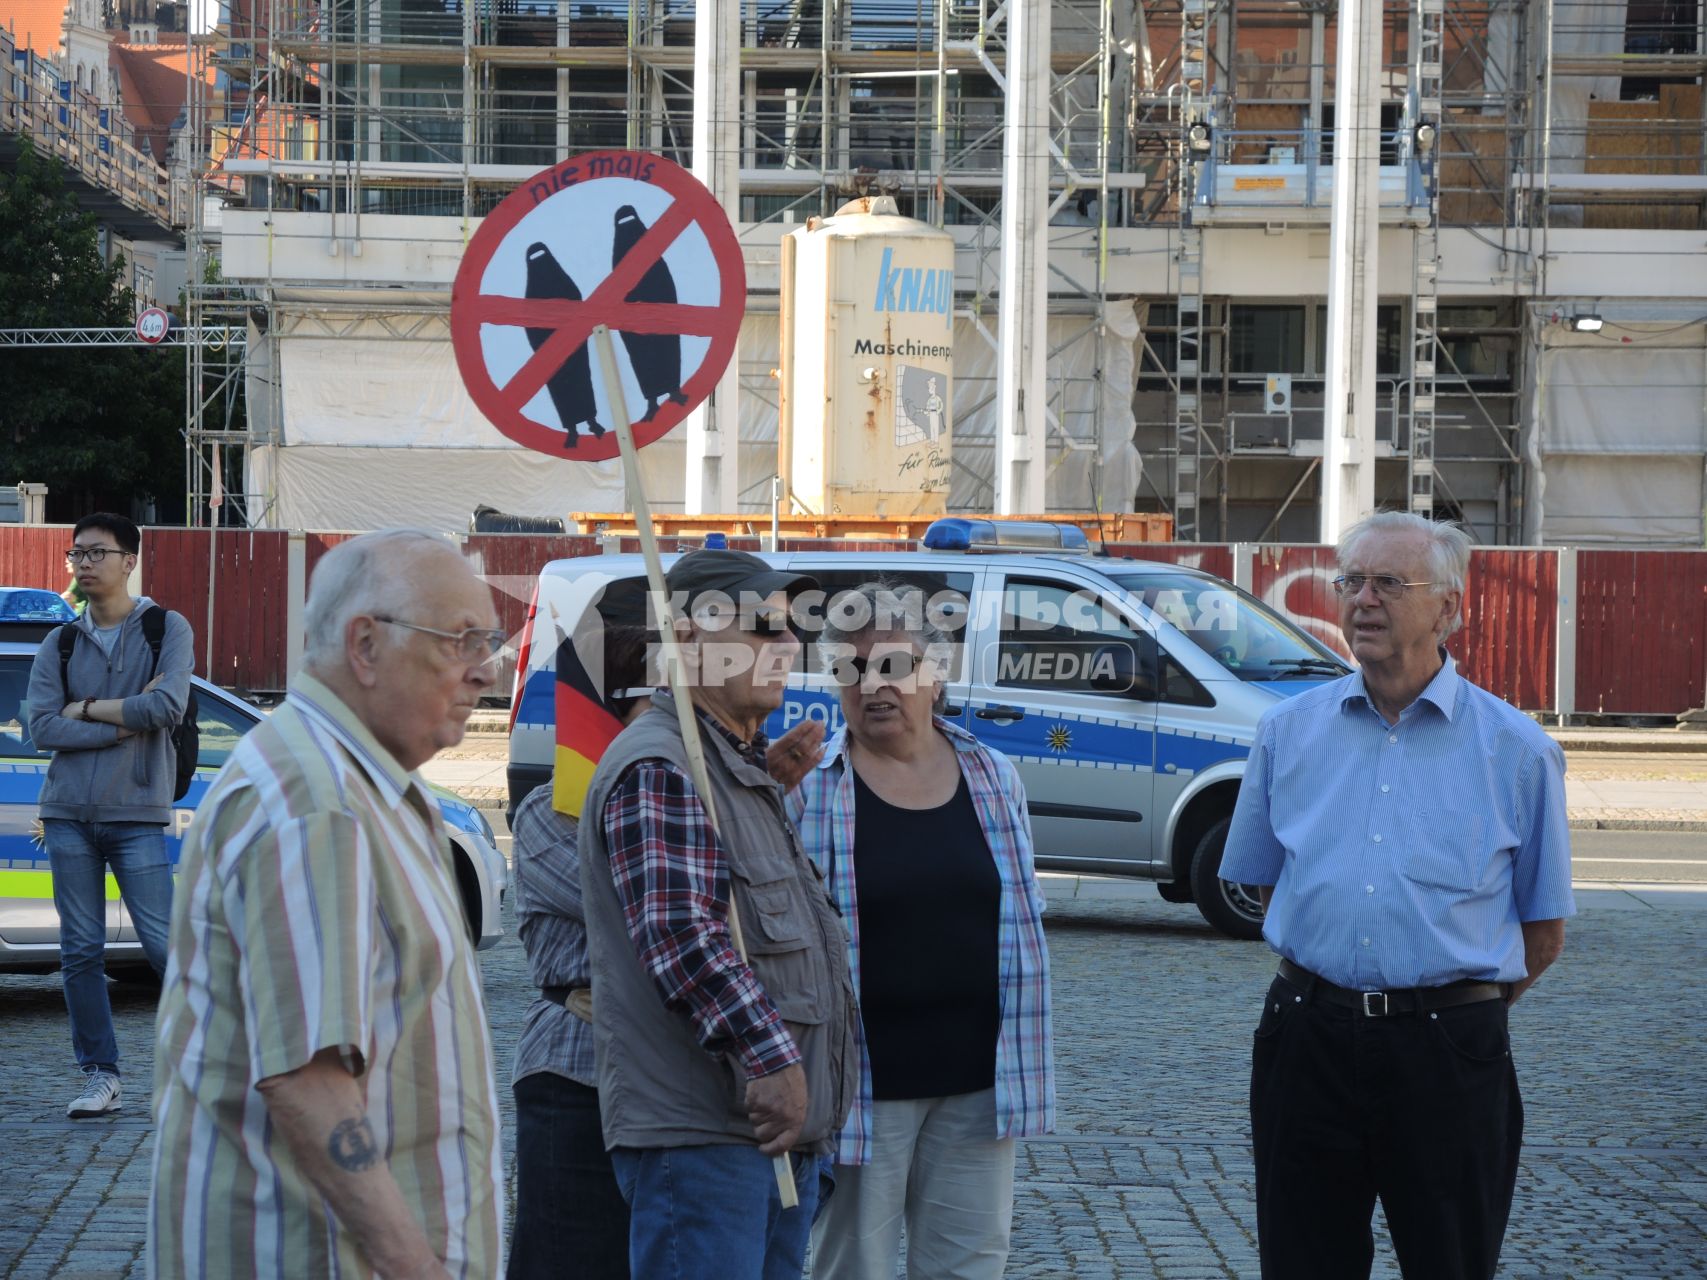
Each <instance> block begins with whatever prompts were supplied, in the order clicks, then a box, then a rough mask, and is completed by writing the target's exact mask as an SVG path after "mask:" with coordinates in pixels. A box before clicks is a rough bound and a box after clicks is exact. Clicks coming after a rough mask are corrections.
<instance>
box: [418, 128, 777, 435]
mask: <svg viewBox="0 0 1707 1280" xmlns="http://www.w3.org/2000/svg"><path fill="white" fill-rule="evenodd" d="M746 305H747V273H746V269H745V266H744V264H743V262H742V259H741V246H740V245H739V244H738V243H737V241H736V239H735V231H734V228H733V227H731V226H730V225H729V219H728V217H727V216H726V215H725V214H724V212H723V209H722V206H720V205H719V204H718V203H717V201H716V200H715V199H714V198H713V196H712V194H711V192H709V191H707V190H706V189H705V187H704V186H702V185H701V184H700V182H699V181H698V179H696V178H694V176H693V175H692V174H690V173H688V172H687V171H686V170H685V169H683V168H681V167H680V166H679V165H676V164H673V163H671V162H670V161H668V160H665V159H664V158H662V157H661V156H655V155H649V154H647V153H646V152H643V151H594V152H589V153H587V154H584V155H578V156H575V157H573V158H572V159H569V160H565V161H564V162H563V163H562V164H559V165H557V166H555V167H554V168H551V169H547V170H545V171H544V172H542V173H540V174H538V175H536V176H535V177H534V178H533V179H531V180H530V181H528V182H527V183H525V184H524V185H523V186H521V187H519V188H518V189H517V190H515V191H513V192H512V193H511V194H510V195H509V196H508V197H507V198H506V199H505V200H504V202H503V203H502V204H500V205H499V206H498V207H497V208H496V209H494V210H493V211H492V213H491V214H490V215H489V216H488V217H487V219H486V220H485V222H483V223H481V225H480V229H479V230H478V231H476V232H475V233H474V237H473V239H471V240H470V241H469V242H468V248H467V249H466V250H465V251H464V252H463V255H462V266H461V267H460V268H459V269H458V270H457V273H456V283H455V285H454V286H453V287H452V289H451V302H450V330H451V344H452V346H453V348H454V349H455V351H456V363H457V368H458V369H460V370H461V372H462V381H463V385H464V386H466V387H467V388H468V394H469V396H470V397H471V398H472V399H473V401H474V403H475V404H476V405H477V406H478V407H479V409H480V411H481V412H482V413H484V414H485V415H486V417H487V418H488V419H489V420H490V421H491V423H492V425H493V426H495V427H497V428H498V430H499V431H501V432H503V433H504V434H505V435H506V436H508V437H509V438H510V439H512V440H514V441H515V442H516V443H517V444H522V445H526V446H527V447H528V448H530V449H537V450H539V451H540V452H541V453H548V454H551V455H553V456H554V457H559V458H562V457H570V458H577V459H580V460H582V461H587V462H597V461H600V460H602V459H605V458H610V457H614V456H615V455H616V452H617V442H616V437H615V435H614V434H612V433H611V432H610V425H611V414H610V406H609V402H608V401H607V399H606V393H605V383H604V380H603V379H602V378H598V377H595V376H594V363H593V358H592V356H593V352H592V347H591V344H590V343H589V341H588V339H589V336H590V335H591V333H592V330H593V326H594V325H597V324H603V325H606V326H608V327H609V328H610V329H611V330H613V331H614V332H615V333H616V334H617V335H618V336H619V337H620V339H621V341H620V342H619V343H618V344H617V351H618V362H619V364H620V365H621V369H620V373H621V378H622V385H623V391H624V393H625V394H624V399H625V400H626V404H627V409H628V416H629V418H630V419H631V420H632V421H633V423H634V439H635V444H636V445H637V446H644V445H648V444H650V443H652V441H654V440H656V439H658V437H659V436H661V435H663V434H664V433H665V432H666V431H668V430H669V429H670V428H671V427H673V426H675V425H676V424H677V423H679V422H680V421H681V420H682V419H683V418H684V417H686V416H687V414H688V412H689V411H690V410H692V409H693V408H694V407H695V406H697V405H698V404H699V403H700V402H701V401H703V400H704V399H705V398H706V397H707V396H708V395H710V394H711V389H712V388H713V387H714V386H716V385H717V380H718V379H719V378H720V377H722V376H723V371H724V370H725V369H726V368H727V367H728V365H729V360H730V358H731V357H732V356H733V355H734V353H735V339H736V335H737V333H738V332H739V331H740V327H741V316H742V313H743V312H744V311H745V310H746Z"/></svg>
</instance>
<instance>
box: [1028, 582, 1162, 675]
mask: <svg viewBox="0 0 1707 1280" xmlns="http://www.w3.org/2000/svg"><path fill="white" fill-rule="evenodd" d="M1155 670H1156V642H1155V638H1154V637H1153V636H1150V635H1147V634H1145V633H1142V632H1139V631H1137V630H1135V629H1134V628H1133V627H1132V626H1131V625H1129V624H1128V623H1127V622H1126V621H1125V619H1124V618H1122V617H1121V615H1120V614H1119V613H1118V612H1116V611H1115V609H1114V608H1113V607H1112V606H1111V605H1110V604H1109V603H1108V602H1107V601H1106V600H1104V599H1103V598H1102V597H1100V596H1099V595H1097V593H1096V592H1094V591H1087V590H1083V589H1080V590H1072V589H1070V588H1067V587H1063V586H1062V585H1060V584H1059V583H1056V582H1046V581H1038V580H1033V579H1028V578H1009V579H1008V581H1007V584H1006V586H1005V587H1004V588H1003V590H1002V633H1001V640H1000V643H999V645H998V648H997V651H996V672H995V683H996V684H997V685H1000V686H1002V687H1004V688H1009V689H1050V690H1053V691H1055V692H1057V693H1096V694H1104V695H1108V696H1112V697H1122V698H1145V699H1148V698H1153V697H1154V696H1155V680H1156V677H1155Z"/></svg>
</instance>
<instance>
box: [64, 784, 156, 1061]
mask: <svg viewBox="0 0 1707 1280" xmlns="http://www.w3.org/2000/svg"><path fill="white" fill-rule="evenodd" d="M42 831H43V833H44V835H43V843H44V844H46V846H47V856H48V862H49V864H50V866H51V867H52V869H53V905H54V908H55V909H56V910H57V911H58V912H59V967H60V973H61V974H62V975H63V978H64V982H65V1007H66V1009H67V1011H68V1012H69V1013H70V1015H71V1046H72V1048H73V1049H75V1050H76V1052H77V1065H78V1066H80V1067H82V1068H83V1070H84V1071H94V1070H96V1069H99V1070H102V1071H111V1072H112V1073H113V1074H114V1075H117V1074H118V1069H119V1065H118V1064H119V1047H118V1042H117V1040H115V1039H114V1037H113V1009H112V1005H111V1004H109V1003H108V1001H107V973H106V968H105V965H104V963H103V962H104V960H105V956H106V949H107V868H108V867H111V868H112V872H113V878H114V879H116V880H117V881H118V882H119V893H120V895H122V897H123V898H124V905H125V907H126V908H127V909H128V910H129V911H130V918H131V923H132V924H134V925H135V926H136V936H137V938H138V939H139V940H140V941H141V943H142V950H143V954H144V955H146V956H147V957H148V963H149V964H151V965H153V966H154V972H156V973H158V974H161V975H164V974H165V972H166V931H167V927H168V925H169V924H170V922H171V918H172V867H171V864H170V863H168V862H167V861H166V832H165V829H164V828H163V827H161V826H159V825H158V824H156V823H150V822H71V821H68V820H66V819H64V818H44V819H43V820H42Z"/></svg>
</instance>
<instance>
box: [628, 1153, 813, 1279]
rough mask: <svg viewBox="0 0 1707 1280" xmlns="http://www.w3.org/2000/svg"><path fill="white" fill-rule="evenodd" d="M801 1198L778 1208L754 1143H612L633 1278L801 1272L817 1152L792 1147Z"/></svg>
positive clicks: (769, 1172)
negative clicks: (649, 1146)
mask: <svg viewBox="0 0 1707 1280" xmlns="http://www.w3.org/2000/svg"><path fill="white" fill-rule="evenodd" d="M790 1159H791V1160H792V1162H793V1165H794V1186H795V1190H796V1191H797V1192H799V1195H800V1206H799V1207H798V1208H795V1209H787V1210H785V1209H784V1208H783V1207H782V1199H781V1197H780V1196H778V1194H777V1189H776V1174H775V1172H774V1171H773V1165H772V1162H771V1158H770V1157H769V1156H767V1155H761V1154H760V1152H759V1149H758V1148H757V1147H749V1146H744V1145H743V1146H707V1147H662V1148H658V1149H643V1150H637V1149H635V1148H631V1147H618V1148H616V1149H615V1150H614V1151H612V1152H611V1163H612V1164H613V1165H614V1166H615V1167H616V1181H617V1185H618V1186H619V1187H621V1188H622V1194H623V1198H624V1199H625V1200H627V1201H628V1207H629V1211H630V1213H631V1214H632V1220H631V1232H630V1236H629V1247H628V1263H629V1270H630V1272H631V1273H632V1274H633V1276H634V1280H800V1274H801V1272H802V1271H803V1270H804V1269H805V1266H806V1241H807V1238H808V1236H809V1235H810V1234H811V1230H812V1214H813V1211H814V1210H815V1209H816V1208H817V1204H818V1161H817V1160H816V1159H815V1158H814V1157H812V1156H809V1155H794V1156H791V1157H790Z"/></svg>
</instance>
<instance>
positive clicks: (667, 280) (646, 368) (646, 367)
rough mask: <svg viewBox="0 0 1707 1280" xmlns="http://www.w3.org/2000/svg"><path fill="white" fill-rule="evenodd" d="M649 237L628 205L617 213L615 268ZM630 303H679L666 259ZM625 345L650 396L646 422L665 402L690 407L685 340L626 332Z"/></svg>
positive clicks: (643, 278)
mask: <svg viewBox="0 0 1707 1280" xmlns="http://www.w3.org/2000/svg"><path fill="white" fill-rule="evenodd" d="M645 234H646V224H645V223H644V222H642V221H641V220H640V215H639V214H638V213H636V212H635V211H634V206H633V205H628V204H625V205H623V206H622V208H620V209H618V210H617V211H616V237H615V239H614V240H613V241H612V243H611V256H610V264H611V267H612V269H614V268H615V267H616V265H617V264H618V263H619V262H621V261H622V260H623V259H624V258H625V257H627V256H628V251H629V250H630V249H632V248H634V246H635V245H636V244H638V243H640V237H641V236H643V235H645ZM628 301H630V302H675V301H676V278H675V277H674V276H672V275H671V274H670V268H669V267H668V266H667V265H666V264H665V262H664V260H663V259H662V258H659V259H658V261H656V262H654V263H653V264H652V265H651V266H650V267H648V268H646V274H645V275H643V276H641V277H640V283H639V284H637V285H635V286H634V288H633V289H632V290H630V291H629V294H628ZM622 345H623V346H624V347H625V348H627V350H628V363H629V364H631V365H632V366H634V380H635V381H636V382H638V383H639V384H640V394H641V395H643V396H645V397H646V413H645V414H644V415H643V416H642V417H641V419H640V420H641V421H642V422H650V421H652V419H653V418H655V417H657V416H658V410H659V409H661V408H663V405H664V401H666V400H674V401H675V402H676V403H677V404H686V403H687V402H688V398H687V397H686V396H684V395H683V394H682V339H681V335H680V334H675V333H624V334H623V335H622Z"/></svg>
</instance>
